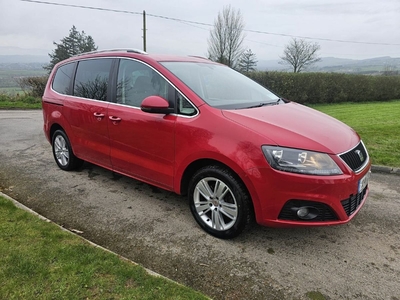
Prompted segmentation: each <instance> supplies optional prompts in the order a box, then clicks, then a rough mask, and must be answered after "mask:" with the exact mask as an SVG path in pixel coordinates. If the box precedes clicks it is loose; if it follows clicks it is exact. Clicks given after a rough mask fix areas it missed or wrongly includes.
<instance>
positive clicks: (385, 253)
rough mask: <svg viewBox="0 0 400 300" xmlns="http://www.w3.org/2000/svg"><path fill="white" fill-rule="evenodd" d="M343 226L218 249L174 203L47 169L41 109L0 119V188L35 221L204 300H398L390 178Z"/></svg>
mask: <svg viewBox="0 0 400 300" xmlns="http://www.w3.org/2000/svg"><path fill="white" fill-rule="evenodd" d="M370 187H371V193H370V197H369V199H368V201H367V203H366V204H365V206H364V207H363V209H362V210H361V212H360V213H359V214H358V215H357V216H356V217H355V218H354V219H353V221H352V222H351V223H350V224H347V225H343V226H336V227H323V228H308V229H307V228H305V229H304V228H302V229H301V228H300V229H272V228H264V227H260V226H255V227H254V228H252V229H251V230H249V231H247V232H245V233H244V234H242V235H241V236H239V237H238V238H237V239H234V240H230V241H223V240H218V239H215V238H213V237H211V236H209V235H207V234H206V233H204V232H203V231H202V230H201V229H200V228H199V227H198V226H197V225H196V223H195V221H194V220H193V219H192V216H191V215H190V211H189V208H188V205H187V203H186V201H185V199H184V198H182V197H180V196H177V195H174V194H172V193H169V192H166V191H162V190H160V189H158V188H155V187H152V186H149V185H147V184H142V183H140V182H138V181H135V180H132V179H129V178H127V177H124V176H119V175H117V174H113V173H112V172H110V171H107V170H104V169H101V168H99V167H96V166H93V165H90V164H85V165H84V167H83V168H82V169H81V170H80V171H77V172H64V171H61V170H60V169H58V168H57V166H56V164H55V162H54V161H53V157H52V154H51V147H50V145H49V144H48V143H47V141H46V140H45V138H44V135H43V133H42V113H41V111H0V189H1V190H2V191H3V192H4V193H6V194H9V195H11V196H13V197H14V198H16V199H17V200H19V201H20V202H22V203H23V204H25V205H26V206H28V207H30V208H32V209H33V210H35V211H37V212H38V213H40V214H42V215H44V216H45V217H47V218H49V219H51V220H53V221H55V222H57V223H59V224H61V225H63V226H65V227H66V228H70V229H78V230H81V231H83V232H84V233H83V236H85V237H86V238H88V239H90V240H92V241H93V242H96V243H98V244H100V245H102V246H104V247H107V248H109V249H111V250H113V251H115V252H117V253H120V254H121V255H123V256H125V257H127V258H130V259H132V260H134V261H136V262H138V263H139V264H142V265H143V266H144V267H146V268H149V269H151V270H154V271H156V272H158V273H160V274H162V275H165V276H167V277H169V278H171V279H174V280H176V281H178V282H180V283H183V284H185V285H188V286H191V287H193V288H195V289H197V290H200V291H202V292H204V293H205V294H208V295H210V296H211V297H213V298H214V299H308V297H307V296H306V294H307V293H309V292H312V291H317V292H319V293H322V294H323V295H324V296H325V297H326V299H390V300H395V299H400V230H399V228H400V177H399V176H396V175H383V174H373V175H372V179H371V182H370Z"/></svg>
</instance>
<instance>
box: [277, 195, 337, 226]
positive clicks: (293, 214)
mask: <svg viewBox="0 0 400 300" xmlns="http://www.w3.org/2000/svg"><path fill="white" fill-rule="evenodd" d="M303 206H308V207H314V208H316V209H317V210H318V215H317V217H316V218H314V219H312V220H303V219H300V218H299V217H298V216H297V209H296V208H300V207H303ZM278 219H281V220H292V221H307V222H315V221H319V222H321V221H336V220H338V218H337V216H336V214H335V213H334V211H333V210H332V208H330V207H329V206H328V205H326V204H324V203H321V202H315V201H305V200H289V201H288V202H286V203H285V205H284V206H283V208H282V210H281V212H280V213H279V217H278Z"/></svg>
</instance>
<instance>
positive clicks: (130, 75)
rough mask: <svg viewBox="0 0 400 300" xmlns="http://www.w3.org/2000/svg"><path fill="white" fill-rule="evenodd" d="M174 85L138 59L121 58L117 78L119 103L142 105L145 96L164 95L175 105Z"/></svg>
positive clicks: (171, 104)
mask: <svg viewBox="0 0 400 300" xmlns="http://www.w3.org/2000/svg"><path fill="white" fill-rule="evenodd" d="M172 91H173V87H172V86H171V85H170V84H169V83H168V82H167V81H166V80H165V79H164V78H163V77H162V76H161V75H160V74H158V73H157V72H156V71H155V70H153V69H152V68H150V67H149V66H147V65H145V64H143V63H140V62H138V61H134V60H130V59H121V60H120V64H119V68H118V79H117V103H120V104H125V105H130V106H134V107H140V105H141V104H142V101H143V100H144V98H146V97H148V96H152V95H157V96H160V97H163V98H164V99H166V100H167V101H169V102H170V106H171V107H173V101H170V100H172V99H171V93H172Z"/></svg>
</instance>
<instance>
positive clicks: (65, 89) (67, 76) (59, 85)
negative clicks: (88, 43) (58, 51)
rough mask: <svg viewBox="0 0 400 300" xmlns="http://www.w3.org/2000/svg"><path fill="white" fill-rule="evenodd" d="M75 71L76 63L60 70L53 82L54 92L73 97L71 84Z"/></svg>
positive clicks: (64, 66)
mask: <svg viewBox="0 0 400 300" xmlns="http://www.w3.org/2000/svg"><path fill="white" fill-rule="evenodd" d="M74 69H75V63H70V64H67V65H63V66H61V67H59V68H58V70H57V72H56V75H55V76H54V80H53V90H55V91H56V92H58V93H60V94H65V95H71V94H72V93H71V91H70V84H71V79H72V77H73V72H74Z"/></svg>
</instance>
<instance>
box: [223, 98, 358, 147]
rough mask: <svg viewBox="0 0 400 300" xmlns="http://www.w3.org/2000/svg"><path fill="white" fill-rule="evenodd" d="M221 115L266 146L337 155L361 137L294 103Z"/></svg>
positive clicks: (338, 122) (331, 120)
mask: <svg viewBox="0 0 400 300" xmlns="http://www.w3.org/2000/svg"><path fill="white" fill-rule="evenodd" d="M222 113H223V115H224V116H225V117H226V118H227V119H230V120H231V121H234V122H236V123H239V124H240V125H242V126H245V127H247V128H248V129H250V130H252V131H254V132H256V133H258V134H260V135H262V136H263V138H265V144H270V145H271V144H272V145H277V146H281V147H290V148H298V149H306V150H312V151H318V152H325V153H330V154H338V153H342V152H345V151H347V150H349V149H351V148H353V147H354V146H355V145H357V143H358V142H359V141H360V137H359V136H358V134H357V133H356V132H355V131H354V130H353V129H351V128H350V127H349V126H347V125H346V124H344V123H342V122H340V121H338V120H336V119H334V118H332V117H330V116H328V115H325V114H323V113H321V112H318V111H316V110H314V109H311V108H308V107H306V106H303V105H300V104H297V103H293V102H289V103H286V104H281V105H274V106H264V107H259V108H249V109H240V110H224V111H223V112H222Z"/></svg>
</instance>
